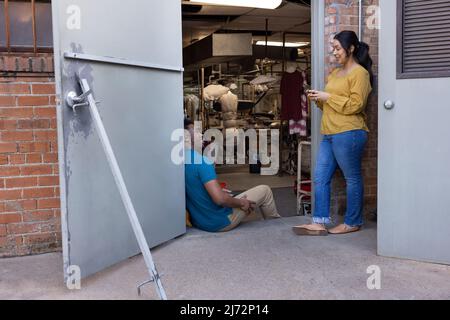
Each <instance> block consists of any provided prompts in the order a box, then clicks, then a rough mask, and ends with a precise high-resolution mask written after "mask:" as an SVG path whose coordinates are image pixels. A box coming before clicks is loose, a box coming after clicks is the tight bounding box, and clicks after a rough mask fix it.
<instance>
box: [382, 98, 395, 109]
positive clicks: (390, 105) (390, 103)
mask: <svg viewBox="0 0 450 320" xmlns="http://www.w3.org/2000/svg"><path fill="white" fill-rule="evenodd" d="M394 107H395V102H394V101H392V100H386V101H385V102H384V108H385V109H386V110H392V109H394Z"/></svg>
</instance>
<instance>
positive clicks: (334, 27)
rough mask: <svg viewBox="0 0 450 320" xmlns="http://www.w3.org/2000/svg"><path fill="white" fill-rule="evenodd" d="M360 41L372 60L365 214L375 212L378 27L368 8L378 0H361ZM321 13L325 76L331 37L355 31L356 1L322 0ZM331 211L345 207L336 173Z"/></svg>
mask: <svg viewBox="0 0 450 320" xmlns="http://www.w3.org/2000/svg"><path fill="white" fill-rule="evenodd" d="M362 3H363V30H362V39H361V40H362V41H364V42H366V43H367V44H369V46H370V54H371V56H372V59H373V61H374V67H373V71H374V74H375V82H376V83H375V85H374V90H373V92H372V95H371V96H370V98H369V103H368V106H367V110H366V113H367V117H368V119H367V124H368V127H369V129H370V134H369V141H368V144H367V147H366V151H365V154H364V158H363V175H364V182H365V214H369V213H373V212H376V205H377V155H378V148H377V146H378V102H377V99H378V84H377V81H378V77H377V75H378V29H376V28H372V25H373V20H374V19H373V18H374V13H375V11H372V10H369V11H368V9H372V8H373V7H371V6H377V5H378V0H363V2H362ZM325 10H326V12H325V41H326V43H325V48H326V50H327V52H326V61H325V65H326V66H327V67H326V75H328V73H329V72H330V71H331V70H332V69H333V68H334V67H335V58H334V56H333V54H332V53H333V49H332V46H331V43H332V40H333V38H334V36H335V35H336V34H337V33H338V32H340V31H343V30H353V31H355V32H356V34H358V29H359V27H358V25H359V18H358V15H359V3H358V1H356V0H326V9H325ZM332 188H333V196H332V212H333V214H334V215H336V214H341V215H342V214H344V213H345V208H346V193H345V181H344V179H343V176H342V173H341V172H338V173H337V174H336V177H335V178H334V180H333V187H332Z"/></svg>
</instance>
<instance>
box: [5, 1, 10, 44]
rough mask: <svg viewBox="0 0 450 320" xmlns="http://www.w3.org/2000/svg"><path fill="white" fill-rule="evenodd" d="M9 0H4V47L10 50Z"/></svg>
mask: <svg viewBox="0 0 450 320" xmlns="http://www.w3.org/2000/svg"><path fill="white" fill-rule="evenodd" d="M8 1H9V0H5V24H6V48H7V49H8V52H10V51H11V29H10V25H9V2H8Z"/></svg>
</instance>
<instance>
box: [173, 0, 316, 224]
mask: <svg viewBox="0 0 450 320" xmlns="http://www.w3.org/2000/svg"><path fill="white" fill-rule="evenodd" d="M182 16H183V60H184V61H183V62H184V69H185V71H184V114H185V117H187V118H189V119H191V120H193V121H197V125H198V126H199V127H200V128H201V130H202V132H203V133H205V132H206V131H207V130H210V129H216V130H219V131H220V132H221V133H223V136H224V137H227V136H228V135H233V134H235V135H237V133H238V132H239V131H241V132H249V130H252V129H253V130H254V131H253V132H256V133H257V137H260V135H261V133H263V134H265V133H266V132H267V141H268V146H267V149H268V155H269V154H270V155H273V156H275V155H276V154H279V163H276V164H274V163H273V161H272V162H271V163H269V164H268V163H266V162H264V161H262V159H261V158H260V155H259V154H256V155H255V154H254V153H251V152H250V151H249V145H250V144H251V143H250V142H249V139H247V143H246V146H245V153H244V159H240V160H241V161H240V162H239V163H237V160H238V159H237V158H238V157H237V155H236V152H237V151H238V147H239V146H236V145H235V146H230V145H227V142H226V138H225V139H224V141H220V140H219V141H218V140H214V139H209V141H206V142H204V143H205V144H208V143H215V144H217V143H220V144H222V146H221V147H222V148H223V150H224V151H223V153H224V154H223V157H222V154H220V155H217V154H214V156H215V159H214V160H215V161H216V171H217V173H218V178H219V180H220V182H221V183H222V184H223V185H224V186H226V188H227V189H229V190H231V191H233V192H236V193H237V192H239V191H244V190H247V189H250V188H252V187H255V186H257V185H261V184H264V185H268V186H270V187H271V188H272V190H273V193H274V195H275V200H276V202H277V205H278V206H279V211H280V214H281V215H283V216H293V215H296V214H308V213H310V211H311V203H310V190H311V186H310V182H309V181H310V179H311V178H310V177H311V160H310V158H311V157H310V154H311V144H310V141H311V105H310V103H309V101H308V99H307V97H306V92H305V91H306V90H307V89H309V88H310V83H311V7H310V1H303V0H297V1H284V2H283V3H282V5H281V6H280V7H278V8H277V9H255V8H244V7H227V6H216V5H202V4H194V3H193V2H189V1H183V6H182ZM276 130H278V131H276ZM216 132H217V131H216ZM274 132H279V135H278V136H275V137H272V135H273V134H274ZM273 139H275V140H276V142H277V143H276V149H275V150H274V149H273V147H272V145H271V144H272V143H273V141H274V140H273ZM205 140H207V139H205ZM263 143H264V141H261V139H260V138H259V139H258V148H259V147H261V144H263ZM230 148H233V151H234V152H233V154H234V159H230V158H229V157H228V155H229V154H228V153H227V151H230ZM258 150H259V151H260V149H258ZM274 151H275V152H274ZM218 156H220V159H218ZM242 160H245V161H242ZM243 162H244V163H243ZM298 185H300V186H301V188H297V186H298ZM258 218H260V217H258V216H254V217H251V218H250V219H258Z"/></svg>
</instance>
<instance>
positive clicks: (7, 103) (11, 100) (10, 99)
mask: <svg viewBox="0 0 450 320" xmlns="http://www.w3.org/2000/svg"><path fill="white" fill-rule="evenodd" d="M15 105H16V97H15V96H0V107H14V106H15Z"/></svg>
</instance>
